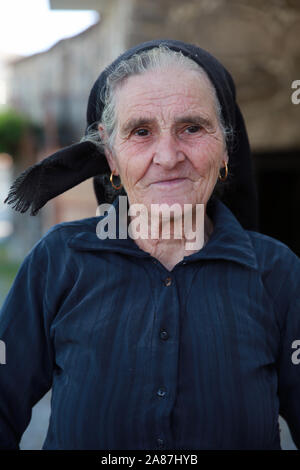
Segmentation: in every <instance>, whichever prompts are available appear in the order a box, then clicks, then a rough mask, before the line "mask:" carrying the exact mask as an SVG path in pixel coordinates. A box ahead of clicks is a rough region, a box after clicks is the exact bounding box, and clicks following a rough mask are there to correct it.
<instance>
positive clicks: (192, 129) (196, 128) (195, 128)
mask: <svg viewBox="0 0 300 470" xmlns="http://www.w3.org/2000/svg"><path fill="white" fill-rule="evenodd" d="M200 129H201V127H200V126H189V127H186V128H185V131H188V132H187V133H188V134H195V133H196V132H198V131H199V130H200Z"/></svg>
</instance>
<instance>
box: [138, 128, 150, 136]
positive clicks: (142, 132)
mask: <svg viewBox="0 0 300 470" xmlns="http://www.w3.org/2000/svg"><path fill="white" fill-rule="evenodd" d="M134 135H138V136H140V137H145V136H147V135H149V131H148V129H137V130H136V131H134Z"/></svg>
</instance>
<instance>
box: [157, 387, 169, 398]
mask: <svg viewBox="0 0 300 470" xmlns="http://www.w3.org/2000/svg"><path fill="white" fill-rule="evenodd" d="M166 393H167V392H166V390H165V389H164V388H159V389H158V390H157V395H158V396H159V397H164V396H165V394H166Z"/></svg>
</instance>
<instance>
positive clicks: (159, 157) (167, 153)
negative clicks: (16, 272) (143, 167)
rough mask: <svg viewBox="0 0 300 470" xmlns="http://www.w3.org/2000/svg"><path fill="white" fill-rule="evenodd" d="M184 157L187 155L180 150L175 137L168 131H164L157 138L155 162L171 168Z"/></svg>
mask: <svg viewBox="0 0 300 470" xmlns="http://www.w3.org/2000/svg"><path fill="white" fill-rule="evenodd" d="M184 159H185V155H184V153H183V152H182V150H180V148H179V145H178V143H177V142H176V139H175V137H174V136H173V135H172V134H170V133H168V132H163V133H162V134H161V135H160V136H159V137H158V139H157V143H156V147H155V149H154V156H153V162H154V163H156V164H158V165H161V166H163V167H164V168H166V169H168V170H170V169H172V168H174V167H175V166H176V165H177V163H179V162H182V161H183V160H184Z"/></svg>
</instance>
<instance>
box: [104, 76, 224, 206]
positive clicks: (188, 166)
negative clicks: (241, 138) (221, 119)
mask: <svg viewBox="0 0 300 470" xmlns="http://www.w3.org/2000/svg"><path fill="white" fill-rule="evenodd" d="M116 103H117V104H116V114H117V130H116V138H115V142H114V148H113V151H112V152H107V155H106V156H107V159H108V162H109V165H110V169H111V170H112V171H114V173H115V174H116V175H119V176H120V178H121V182H122V184H123V186H124V188H125V190H126V192H127V195H128V199H129V203H130V204H134V203H139V204H145V205H146V206H147V208H150V205H151V204H162V203H166V204H168V205H172V204H174V203H179V204H180V205H181V207H182V209H183V208H184V206H183V204H188V203H190V204H196V203H202V204H205V208H206V203H207V201H208V200H209V198H210V196H211V193H212V191H213V188H214V186H215V184H216V182H217V178H218V173H219V170H220V168H223V167H224V160H225V161H226V162H227V161H228V156H227V153H226V147H225V143H224V139H223V135H222V131H221V129H220V126H219V124H218V119H217V115H216V111H215V107H214V100H213V96H212V94H211V91H210V88H209V84H208V83H207V79H206V78H205V77H202V76H200V75H199V74H197V72H193V71H183V70H182V69H178V68H170V69H168V70H163V71H157V70H155V71H149V72H146V73H145V74H143V75H137V76H132V77H129V78H128V79H127V80H126V81H125V82H124V83H123V84H122V86H121V87H120V88H119V89H118V91H117V96H116ZM99 130H100V132H101V130H103V128H102V127H101V126H100V127H99Z"/></svg>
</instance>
